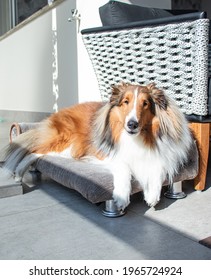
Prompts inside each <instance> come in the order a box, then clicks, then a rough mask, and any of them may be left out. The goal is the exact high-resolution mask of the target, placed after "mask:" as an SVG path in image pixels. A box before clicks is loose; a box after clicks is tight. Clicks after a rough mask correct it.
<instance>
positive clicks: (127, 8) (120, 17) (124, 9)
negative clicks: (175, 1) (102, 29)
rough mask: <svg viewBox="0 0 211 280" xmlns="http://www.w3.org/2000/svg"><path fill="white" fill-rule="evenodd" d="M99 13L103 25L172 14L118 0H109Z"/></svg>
mask: <svg viewBox="0 0 211 280" xmlns="http://www.w3.org/2000/svg"><path fill="white" fill-rule="evenodd" d="M99 13H100V18H101V21H102V24H103V25H104V26H107V25H119V24H124V23H129V22H135V21H142V20H149V19H157V18H164V17H170V16H173V15H172V14H171V13H170V12H168V11H165V10H162V9H156V8H147V7H141V6H137V5H130V4H126V3H122V2H118V1H109V2H108V3H107V4H105V5H103V6H102V7H100V8H99Z"/></svg>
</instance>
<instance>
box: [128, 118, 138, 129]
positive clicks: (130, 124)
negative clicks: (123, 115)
mask: <svg viewBox="0 0 211 280" xmlns="http://www.w3.org/2000/svg"><path fill="white" fill-rule="evenodd" d="M127 126H128V128H129V129H130V130H135V129H136V128H137V127H138V122H137V121H136V120H129V121H128V123H127Z"/></svg>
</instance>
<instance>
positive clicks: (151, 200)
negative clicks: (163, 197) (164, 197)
mask: <svg viewBox="0 0 211 280" xmlns="http://www.w3.org/2000/svg"><path fill="white" fill-rule="evenodd" d="M144 200H145V201H146V203H147V205H148V206H150V207H154V206H155V205H156V204H158V202H159V201H160V194H148V195H146V194H145V196H144Z"/></svg>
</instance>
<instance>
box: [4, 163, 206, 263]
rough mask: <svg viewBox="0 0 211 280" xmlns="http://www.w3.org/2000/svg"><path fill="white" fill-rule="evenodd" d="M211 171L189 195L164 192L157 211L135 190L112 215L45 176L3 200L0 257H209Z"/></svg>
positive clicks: (78, 258)
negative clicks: (170, 195)
mask: <svg viewBox="0 0 211 280" xmlns="http://www.w3.org/2000/svg"><path fill="white" fill-rule="evenodd" d="M210 170H211V164H209V170H208V176H207V188H206V190H205V191H203V192H196V191H194V190H193V188H192V185H191V183H190V182H189V183H186V184H185V185H184V190H185V192H186V193H187V194H188V196H187V197H186V198H185V199H182V200H177V201H175V200H169V199H167V198H165V197H164V196H162V199H161V202H160V203H159V204H158V206H157V207H156V209H155V210H152V209H149V208H148V207H147V206H146V204H145V203H144V201H143V199H142V196H141V194H136V195H134V196H133V197H132V201H131V204H130V205H129V207H128V209H127V214H126V215H125V216H123V217H120V218H113V219H112V218H106V217H104V216H103V215H102V214H101V210H102V208H103V204H101V205H98V206H97V205H93V204H91V203H90V202H88V201H87V200H85V199H84V198H82V197H81V196H80V195H79V194H78V193H76V192H75V191H72V190H69V189H67V188H65V187H63V186H61V185H59V184H57V183H55V182H52V181H51V180H47V179H43V180H42V181H41V182H40V183H36V184H34V185H33V184H32V186H31V187H30V188H25V189H24V194H23V195H18V196H13V197H8V198H2V199H0V225H1V226H0V259H7V260H8V259H43V260H46V259H49V260H51V259H73V260H85V259H86V260H87V259H99V260H104V259H110V260H112V259H116V260H121V259H147V260H160V259H172V260H173V259H179V260H182V259H190V260H193V259H198V260H199V259H200V260H211V249H210V248H208V247H206V246H204V245H201V244H200V243H199V242H200V241H201V240H204V239H206V238H208V237H210V236H211V176H210ZM208 246H209V244H208Z"/></svg>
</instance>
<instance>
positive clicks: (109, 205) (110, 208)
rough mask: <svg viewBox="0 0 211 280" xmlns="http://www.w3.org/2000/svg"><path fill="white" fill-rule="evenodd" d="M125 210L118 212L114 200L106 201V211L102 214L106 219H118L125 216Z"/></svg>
mask: <svg viewBox="0 0 211 280" xmlns="http://www.w3.org/2000/svg"><path fill="white" fill-rule="evenodd" d="M125 213H126V212H125V210H118V209H117V207H116V204H115V202H114V200H113V199H111V200H107V201H105V209H103V210H102V214H103V215H104V216H105V217H109V218H117V217H121V216H123V215H125Z"/></svg>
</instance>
